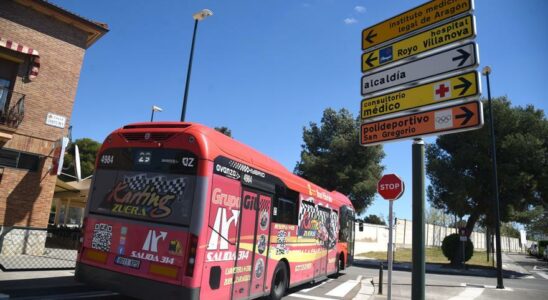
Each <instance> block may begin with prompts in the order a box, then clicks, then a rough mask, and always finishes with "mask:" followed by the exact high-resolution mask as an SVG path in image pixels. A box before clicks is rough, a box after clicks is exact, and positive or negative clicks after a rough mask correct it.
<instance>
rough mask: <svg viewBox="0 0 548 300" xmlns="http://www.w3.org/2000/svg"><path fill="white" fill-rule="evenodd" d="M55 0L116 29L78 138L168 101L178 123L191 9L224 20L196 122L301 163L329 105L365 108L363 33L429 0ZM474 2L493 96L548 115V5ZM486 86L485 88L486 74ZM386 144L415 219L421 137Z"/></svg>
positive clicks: (88, 83)
mask: <svg viewBox="0 0 548 300" xmlns="http://www.w3.org/2000/svg"><path fill="white" fill-rule="evenodd" d="M52 2H54V3H55V4H58V5H60V6H62V7H64V8H66V9H68V10H70V11H73V12H75V13H77V14H80V15H82V16H85V17H87V18H89V19H93V20H97V21H101V22H104V23H107V24H108V25H109V27H110V32H109V33H108V34H107V35H106V36H104V37H103V38H102V39H101V40H99V41H98V42H97V43H96V44H95V45H93V46H92V47H91V48H90V49H88V51H87V53H86V56H85V60H84V64H83V67H82V72H81V77H80V82H79V87H78V92H77V95H76V101H75V105H74V112H73V115H72V125H73V137H74V138H82V137H90V138H92V139H95V140H97V141H100V142H102V140H103V139H104V137H105V136H106V135H107V134H108V133H109V132H111V131H112V130H114V129H116V128H118V127H120V126H123V125H124V124H127V123H132V122H140V121H148V120H150V111H151V106H152V105H157V106H160V107H162V108H163V109H164V111H163V112H161V113H156V115H155V120H169V121H178V120H179V118H180V114H181V106H182V98H183V93H184V84H185V78H186V71H187V66H188V58H189V53H190V44H191V38H192V29H193V25H194V21H193V19H192V14H193V13H195V12H197V11H199V10H201V9H203V8H209V9H211V10H212V11H213V13H214V16H212V17H210V18H208V19H206V20H204V21H203V22H200V24H199V26H198V34H197V40H196V48H195V55H194V64H193V70H192V77H191V84H190V92H189V102H188V107H187V120H188V121H193V122H199V123H202V124H205V125H208V126H211V127H213V126H227V127H228V128H230V129H231V130H232V134H233V136H234V137H235V138H236V139H237V140H239V141H241V142H243V143H246V144H248V145H250V146H252V147H254V148H256V149H257V150H259V151H261V152H263V153H265V154H266V155H268V156H270V157H272V158H274V159H275V160H278V161H279V162H281V163H282V164H283V165H285V166H286V167H287V168H288V169H289V170H293V168H294V166H295V163H296V162H297V161H298V160H299V156H300V151H301V144H302V128H303V126H307V125H308V124H309V122H318V123H319V122H320V119H321V116H322V112H323V110H324V109H325V108H327V107H331V108H334V109H337V110H338V109H341V108H347V109H349V110H350V111H351V112H352V113H353V114H354V115H355V116H357V114H358V112H359V105H360V100H361V96H360V79H361V70H360V64H361V53H362V51H361V30H362V29H363V28H366V27H369V26H371V25H373V24H375V23H377V22H380V21H382V20H384V19H387V18H389V17H392V16H394V15H397V14H399V13H401V12H403V11H405V10H408V9H410V8H413V7H415V6H418V5H420V4H422V3H424V2H425V1H416V0H412V1H403V0H401V1H395V0H390V1H387V0H385V1H372V0H371V1H369V0H367V1H366V0H362V1H351V0H349V1H347V0H316V1H312V0H309V1H300V0H292V1H289V0H285V1H282V0H277V1H270V0H264V1H257V0H246V1H240V0H237V1H236V0H235V1H220V0H218V1H206V0H200V1H175V0H172V1H167V0H166V1H164V0H159V1H144V0H137V1H130V0H119V1H111V0H95V1H75V0H71V1H69V0H53V1H52ZM475 2H476V3H475V9H476V10H475V15H476V23H477V28H478V37H477V39H476V40H477V42H478V44H479V52H480V67H479V69H481V68H482V67H483V66H485V65H489V66H491V68H492V69H493V72H492V74H491V93H492V95H493V96H494V97H496V96H502V95H507V96H508V97H509V98H510V99H511V100H512V103H513V104H514V105H522V106H523V105H527V104H532V105H534V106H535V107H537V108H540V109H543V110H545V111H546V109H547V108H548V105H547V103H548V102H547V99H546V96H545V92H544V88H543V86H545V85H546V83H547V82H548V80H547V79H548V76H547V74H546V72H547V70H548V60H547V59H546V55H548V54H547V53H548V18H546V16H545V14H546V12H547V11H548V1H544V0H527V1H508V0H504V1H503V0H476V1H475ZM483 86H484V89H483V90H484V91H483V92H484V93H483V95H486V94H487V92H486V88H485V80H484V82H483ZM496 121H504V120H496ZM434 140H435V139H434V138H428V139H426V142H433V141H434ZM356 142H357V141H356ZM384 149H385V152H386V158H385V159H384V160H383V162H382V163H383V164H384V165H385V166H386V173H396V174H399V175H400V176H401V177H402V179H403V180H404V181H405V182H406V183H407V186H408V187H409V188H408V190H407V191H406V193H405V194H404V195H403V197H402V198H401V199H400V200H398V201H397V202H396V203H395V205H394V209H395V213H396V216H397V217H398V218H407V219H411V141H400V142H392V143H388V144H385V146H384ZM369 213H374V214H382V215H384V216H387V215H388V203H387V202H386V201H384V200H382V199H381V198H380V197H376V199H375V201H374V203H373V205H372V206H371V207H370V208H369V210H368V211H367V214H369Z"/></svg>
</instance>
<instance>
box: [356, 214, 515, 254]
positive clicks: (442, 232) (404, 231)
mask: <svg viewBox="0 0 548 300" xmlns="http://www.w3.org/2000/svg"><path fill="white" fill-rule="evenodd" d="M412 227H413V223H412V222H411V221H410V220H405V219H403V220H400V219H398V222H397V224H395V226H394V233H393V234H394V243H395V244H396V247H402V248H411V244H412V239H413V237H412V235H413V234H412ZM452 233H457V230H456V229H455V228H452V227H445V226H437V225H432V224H425V226H424V237H425V243H424V244H425V245H426V246H427V247H441V243H442V241H443V239H444V238H445V237H446V236H447V235H450V234H452ZM470 240H471V241H472V243H473V244H474V249H476V250H480V251H482V250H483V251H485V248H486V240H485V233H482V232H475V231H474V232H472V234H471V235H470ZM387 245H388V226H384V225H374V224H367V223H364V224H363V230H361V231H360V225H359V224H358V223H356V245H355V252H356V254H359V253H364V252H370V251H386V249H387ZM501 248H502V251H504V252H524V251H525V249H522V248H521V247H520V241H519V239H518V238H511V237H506V236H502V237H501Z"/></svg>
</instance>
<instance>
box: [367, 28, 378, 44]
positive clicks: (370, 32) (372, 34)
mask: <svg viewBox="0 0 548 300" xmlns="http://www.w3.org/2000/svg"><path fill="white" fill-rule="evenodd" d="M376 36H377V34H376V33H375V34H374V33H373V30H371V31H369V33H368V34H367V37H366V38H365V40H366V41H368V42H369V44H373V43H374V41H373V40H372V38H374V37H376Z"/></svg>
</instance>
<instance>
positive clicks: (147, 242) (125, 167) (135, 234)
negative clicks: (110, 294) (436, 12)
mask: <svg viewBox="0 0 548 300" xmlns="http://www.w3.org/2000/svg"><path fill="white" fill-rule="evenodd" d="M197 162H198V160H197V158H196V156H195V155H194V154H192V153H190V152H188V151H185V150H174V149H151V148H111V149H107V150H106V151H104V152H103V153H102V154H101V156H100V157H99V161H98V166H97V170H96V175H95V182H94V188H93V191H92V194H91V197H90V205H89V211H90V216H89V218H88V219H87V222H86V228H85V236H89V237H91V238H89V239H86V240H85V242H84V245H83V248H84V249H85V250H84V253H83V256H82V258H83V260H84V261H86V262H87V263H89V264H92V265H95V266H98V267H102V266H105V265H108V266H109V268H110V269H112V270H115V271H119V272H124V273H130V274H133V275H138V276H143V277H149V278H150V277H152V278H158V279H162V280H168V281H173V282H177V281H180V279H181V276H182V272H180V271H181V270H180V268H182V266H183V261H184V255H185V253H184V249H186V247H185V246H186V245H185V244H186V242H187V239H188V233H186V232H185V230H181V229H182V228H185V227H186V226H188V225H189V224H190V220H191V215H190V214H191V211H192V204H193V198H194V190H195V185H196V176H195V174H196V170H197ZM113 217H114V218H113Z"/></svg>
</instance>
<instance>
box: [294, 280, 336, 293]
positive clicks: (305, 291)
mask: <svg viewBox="0 0 548 300" xmlns="http://www.w3.org/2000/svg"><path fill="white" fill-rule="evenodd" d="M330 281H333V279H327V281H323V282H322V283H320V284H317V285H315V286H313V287H311V288H307V289H302V290H300V292H304V293H308V292H310V291H311V290H313V289H315V288H317V287H319V286H321V285H324V284H326V283H328V282H330Z"/></svg>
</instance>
